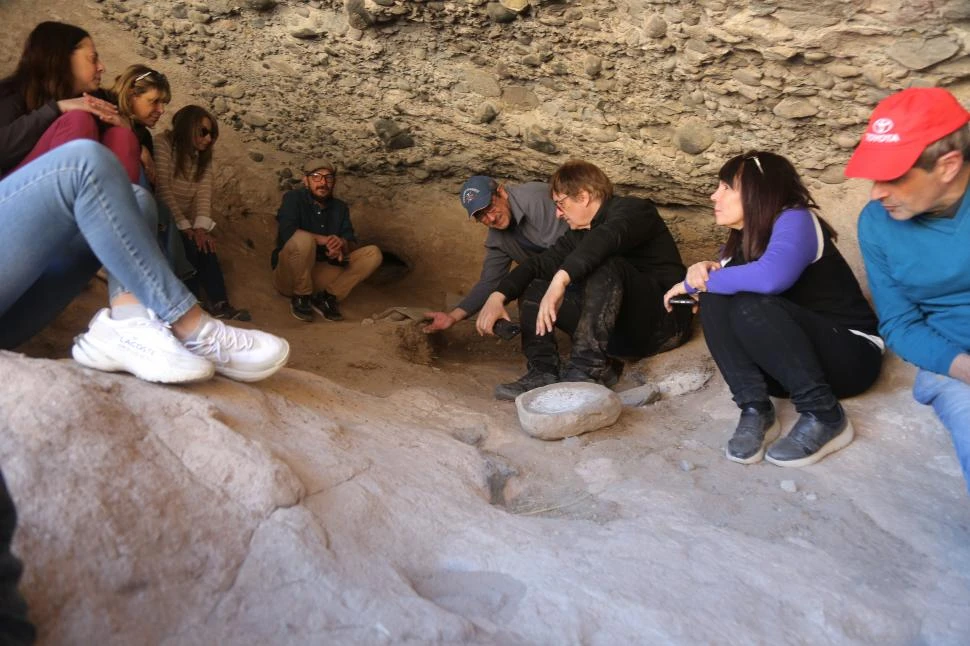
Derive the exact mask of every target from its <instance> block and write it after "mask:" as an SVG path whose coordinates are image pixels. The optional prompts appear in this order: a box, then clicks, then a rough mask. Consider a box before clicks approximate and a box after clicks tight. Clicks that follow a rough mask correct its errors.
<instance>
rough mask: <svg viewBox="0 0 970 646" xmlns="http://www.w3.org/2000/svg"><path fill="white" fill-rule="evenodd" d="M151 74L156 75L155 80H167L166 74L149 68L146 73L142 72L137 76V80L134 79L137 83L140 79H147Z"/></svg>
mask: <svg viewBox="0 0 970 646" xmlns="http://www.w3.org/2000/svg"><path fill="white" fill-rule="evenodd" d="M149 76H154V77H155V80H157V81H164V80H165V75H164V74H162V73H161V72H156V71H155V70H148V71H147V72H145V73H144V74H140V75H138V76H136V77H135V80H134V83H137V82H138V81H140V80H142V79H146V78H148V77H149Z"/></svg>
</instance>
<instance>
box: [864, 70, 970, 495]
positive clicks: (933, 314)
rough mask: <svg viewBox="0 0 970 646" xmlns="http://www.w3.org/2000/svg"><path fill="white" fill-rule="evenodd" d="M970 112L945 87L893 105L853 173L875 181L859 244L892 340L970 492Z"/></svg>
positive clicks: (867, 138) (885, 105)
mask: <svg viewBox="0 0 970 646" xmlns="http://www.w3.org/2000/svg"><path fill="white" fill-rule="evenodd" d="M968 124H970V112H967V110H966V109H965V108H964V107H963V106H962V105H960V103H959V101H957V99H956V98H955V97H954V96H953V95H952V94H950V93H949V92H947V91H946V90H944V89H942V88H910V89H907V90H903V91H902V92H899V93H897V94H894V95H892V96H890V97H888V98H886V99H884V100H883V101H882V102H881V103H880V104H879V105H877V106H876V109H875V110H874V111H873V113H872V116H871V117H870V119H869V126H868V128H867V129H866V132H865V133H864V134H863V136H862V140H861V141H860V142H859V145H858V147H857V148H856V150H855V152H854V153H853V154H852V158H851V159H850V160H849V163H848V165H847V166H846V169H845V174H846V176H847V177H859V178H863V179H869V180H872V182H873V183H872V191H871V193H870V197H871V199H872V201H870V202H869V204H867V205H866V207H865V208H864V209H863V211H862V214H861V215H860V216H859V246H860V247H861V249H862V257H863V259H864V260H865V265H866V273H867V274H868V276H869V288H870V289H871V290H872V298H873V301H874V302H875V305H876V312H877V314H878V316H879V331H880V333H881V335H882V337H883V338H884V339H885V341H886V343H887V344H888V345H889V347H890V348H892V349H893V350H894V351H895V352H896V353H897V354H899V356H901V357H902V358H903V359H905V360H906V361H909V362H910V363H914V364H916V366H917V367H919V372H918V373H917V375H916V381H915V383H914V384H913V396H914V397H915V398H916V400H917V401H919V402H920V403H922V404H928V405H932V406H933V409H934V411H935V412H936V414H937V416H938V417H939V418H940V420H941V421H942V422H943V425H944V426H945V427H946V428H947V429H948V430H949V431H950V434H951V435H952V437H953V444H954V446H955V448H956V454H957V459H958V460H959V461H960V466H961V468H962V469H963V475H964V478H965V479H966V481H967V485H968V487H970V197H968V196H967V192H968V191H967V189H968V186H970V125H968Z"/></svg>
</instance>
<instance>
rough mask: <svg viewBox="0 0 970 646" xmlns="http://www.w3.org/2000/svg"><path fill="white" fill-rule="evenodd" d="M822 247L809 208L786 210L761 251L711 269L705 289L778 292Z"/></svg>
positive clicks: (797, 276) (820, 229)
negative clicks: (747, 259) (740, 261)
mask: <svg viewBox="0 0 970 646" xmlns="http://www.w3.org/2000/svg"><path fill="white" fill-rule="evenodd" d="M824 246H825V239H824V237H823V235H822V226H821V225H820V224H819V221H818V218H816V217H815V215H814V214H813V213H812V212H811V211H809V210H808V209H802V208H798V209H786V210H784V211H782V213H781V215H779V216H778V219H777V220H775V224H774V226H773V227H772V228H771V237H770V238H769V239H768V247H767V248H766V249H765V252H764V254H763V255H762V256H761V257H760V258H758V259H757V260H754V261H752V262H749V263H747V264H744V265H738V266H736V267H731V266H730V265H727V266H725V267H723V268H722V269H719V270H717V271H715V272H711V275H710V277H709V278H708V279H707V291H708V292H711V293H713V294H736V293H738V292H754V293H756V294H781V293H782V292H784V291H786V290H788V289H789V288H790V287H791V286H792V285H794V284H795V282H796V281H797V280H798V278H799V276H801V275H802V272H804V271H805V269H806V268H808V266H809V265H811V264H812V263H813V262H815V261H817V260H818V259H819V258H821V257H822V250H823V248H824ZM726 262H727V261H726V260H725V261H722V263H726ZM692 291H693V290H692Z"/></svg>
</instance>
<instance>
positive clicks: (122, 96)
mask: <svg viewBox="0 0 970 646" xmlns="http://www.w3.org/2000/svg"><path fill="white" fill-rule="evenodd" d="M152 90H158V92H159V94H161V99H162V101H163V102H165V103H168V102H169V101H171V100H172V88H171V86H170V85H169V84H168V79H167V78H165V75H164V74H162V73H161V72H157V71H155V70H153V69H152V68H150V67H148V66H147V65H129V66H128V69H126V70H125V71H124V72H122V73H121V75H119V76H118V78H116V79H115V84H114V85H113V86H112V87H111V94H112V98H114V100H115V102H116V103H117V104H118V113H119V114H120V115H121V116H123V117H125V118H128V119H130V118H131V116H132V114H133V111H132V108H131V100H132V99H134V98H135V97H136V96H141V95H142V94H145V93H146V92H150V91H152Z"/></svg>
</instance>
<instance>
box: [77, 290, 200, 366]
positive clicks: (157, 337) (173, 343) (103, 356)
mask: <svg viewBox="0 0 970 646" xmlns="http://www.w3.org/2000/svg"><path fill="white" fill-rule="evenodd" d="M71 354H72V355H73V356H74V360H75V361H77V362H78V363H80V364H81V365H82V366H86V367H88V368H94V369H96V370H104V371H105V372H118V371H125V372H130V373H131V374H133V375H135V376H136V377H138V378H139V379H144V380H145V381H154V382H158V383H163V384H176V383H185V382H189V381H203V380H205V379H209V378H210V377H212V375H213V373H214V372H215V370H214V368H213V366H212V364H211V363H210V362H208V361H206V360H205V359H204V358H202V357H198V356H196V355H195V354H193V353H191V352H189V351H188V350H186V349H185V347H184V346H183V345H182V344H181V343H179V340H178V339H176V338H175V336H174V335H173V334H172V331H171V330H169V329H168V327H166V326H165V324H164V323H162V321H160V320H159V319H158V318H157V317H156V316H155V315H154V313H152V312H151V311H149V316H148V318H129V319H122V320H120V321H116V320H115V319H113V318H111V312H110V310H109V309H107V308H105V309H102V310H101V311H99V312H98V313H97V314H95V315H94V318H93V319H91V323H90V324H89V325H88V331H87V332H85V333H84V334H79V335H78V336H76V337H75V338H74V347H73V348H71Z"/></svg>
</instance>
